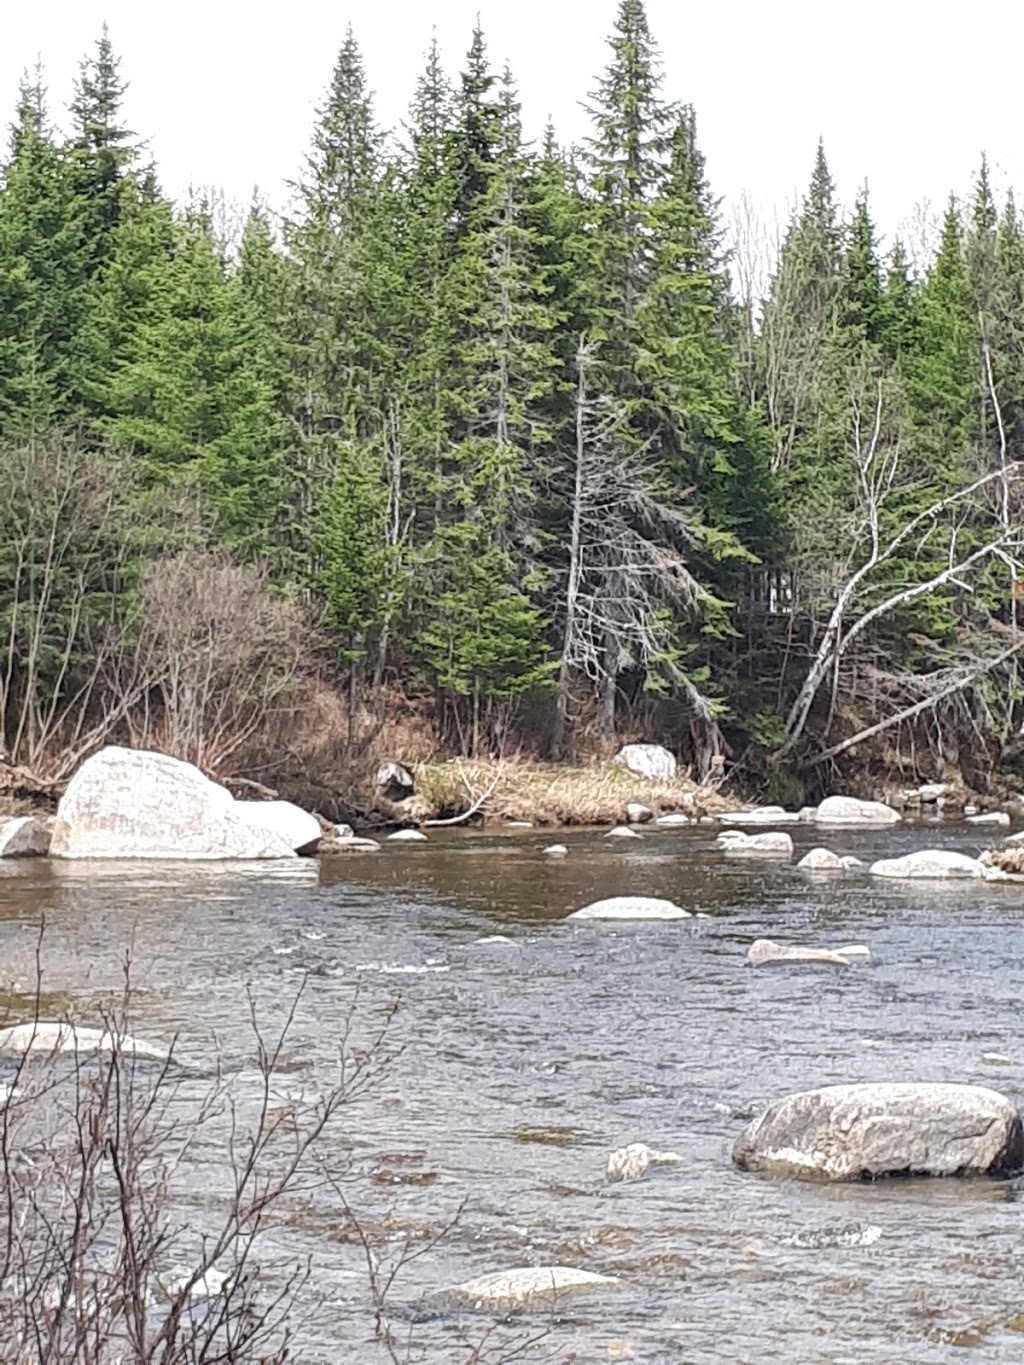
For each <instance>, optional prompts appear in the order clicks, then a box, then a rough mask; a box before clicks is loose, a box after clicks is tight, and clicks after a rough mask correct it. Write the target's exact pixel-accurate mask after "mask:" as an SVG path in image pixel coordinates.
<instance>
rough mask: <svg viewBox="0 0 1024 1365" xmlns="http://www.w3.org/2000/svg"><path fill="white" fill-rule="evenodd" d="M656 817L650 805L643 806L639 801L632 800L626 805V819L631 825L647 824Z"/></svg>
mask: <svg viewBox="0 0 1024 1365" xmlns="http://www.w3.org/2000/svg"><path fill="white" fill-rule="evenodd" d="M653 819H654V811H652V810H651V808H650V806H642V805H641V804H640V802H639V801H630V802H629V804H628V805H627V806H626V820H627V821H628V822H629V824H631V825H646V824H647V822H648V821H649V820H653Z"/></svg>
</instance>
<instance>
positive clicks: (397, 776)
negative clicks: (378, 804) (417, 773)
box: [375, 759, 416, 801]
mask: <svg viewBox="0 0 1024 1365" xmlns="http://www.w3.org/2000/svg"><path fill="white" fill-rule="evenodd" d="M375 784H376V787H377V790H378V791H379V792H380V794H381V796H383V797H384V799H385V801H404V800H405V799H406V798H407V797H409V796H412V794H413V792H414V791H415V790H416V783H415V781H414V780H413V775H412V773H411V772H410V771H409V769H408V768H405V767H403V766H402V764H401V763H396V762H395V761H394V759H387V760H385V762H383V763H381V764H380V765H379V766H378V768H377V776H376V779H375Z"/></svg>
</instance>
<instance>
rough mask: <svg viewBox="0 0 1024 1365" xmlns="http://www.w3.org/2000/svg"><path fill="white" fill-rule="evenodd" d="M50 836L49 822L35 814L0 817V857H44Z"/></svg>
mask: <svg viewBox="0 0 1024 1365" xmlns="http://www.w3.org/2000/svg"><path fill="white" fill-rule="evenodd" d="M52 837H53V836H52V830H51V825H50V823H49V822H48V821H44V820H40V819H39V818H38V817H37V816H35V815H12V816H11V817H10V818H9V819H6V820H3V819H0V858H45V857H46V855H47V854H48V853H49V851H50V840H51V838H52Z"/></svg>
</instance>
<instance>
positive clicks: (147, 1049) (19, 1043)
mask: <svg viewBox="0 0 1024 1365" xmlns="http://www.w3.org/2000/svg"><path fill="white" fill-rule="evenodd" d="M0 1052H20V1053H22V1054H25V1053H30V1054H31V1053H43V1054H46V1055H49V1054H51V1053H54V1052H74V1053H76V1054H79V1055H81V1054H84V1053H88V1052H99V1053H112V1052H121V1053H124V1054H125V1055H126V1056H129V1057H145V1058H149V1059H151V1060H153V1061H160V1062H163V1061H166V1060H167V1058H168V1057H169V1056H170V1052H169V1050H168V1049H167V1048H165V1047H158V1046H157V1045H155V1044H153V1043H143V1042H140V1041H139V1039H137V1038H132V1037H131V1036H130V1035H129V1034H116V1033H111V1032H110V1031H109V1030H108V1029H100V1028H83V1027H82V1026H81V1025H79V1024H71V1023H68V1022H67V1021H64V1020H61V1021H59V1022H56V1023H54V1022H48V1021H44V1020H42V1019H39V1020H35V1021H33V1022H32V1023H30V1024H15V1025H14V1026H13V1027H12V1028H5V1029H0Z"/></svg>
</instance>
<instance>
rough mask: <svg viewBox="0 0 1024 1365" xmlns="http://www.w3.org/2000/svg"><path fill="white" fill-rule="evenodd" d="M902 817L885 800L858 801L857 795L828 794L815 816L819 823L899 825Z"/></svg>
mask: <svg viewBox="0 0 1024 1365" xmlns="http://www.w3.org/2000/svg"><path fill="white" fill-rule="evenodd" d="M902 818H903V817H902V816H901V815H900V813H899V811H898V810H893V808H892V806H887V805H886V804H885V803H884V802H883V801H858V800H857V798H856V797H855V796H826V797H825V799H824V801H822V803H821V805H820V806H819V807H818V809H817V811H816V812H815V816H814V820H815V823H816V824H819V825H898V824H899V822H900V821H901V820H902Z"/></svg>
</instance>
